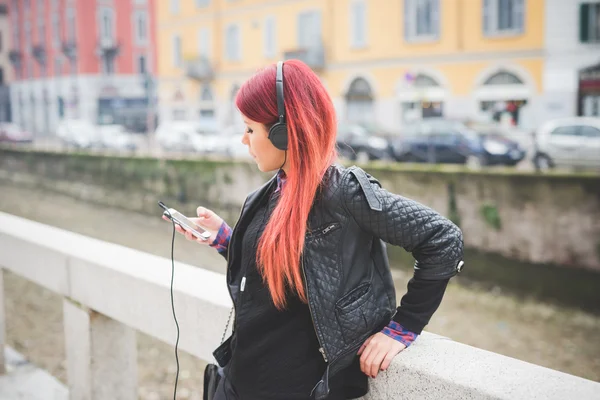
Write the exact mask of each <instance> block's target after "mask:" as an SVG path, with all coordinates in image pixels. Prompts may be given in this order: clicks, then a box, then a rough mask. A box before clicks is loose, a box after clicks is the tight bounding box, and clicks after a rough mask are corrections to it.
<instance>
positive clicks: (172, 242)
mask: <svg viewBox="0 0 600 400" xmlns="http://www.w3.org/2000/svg"><path fill="white" fill-rule="evenodd" d="M167 213H169V211H168V210H167ZM170 216H171V213H169V217H170ZM171 222H172V223H173V236H172V238H171V309H172V310H173V319H174V320H175V326H176V327H177V340H176V341H175V362H176V363H177V371H176V373H175V388H174V389H173V400H177V381H178V380H179V355H178V354H177V347H178V346H179V323H178V322H177V316H176V315H175V301H174V300H173V280H174V278H175V259H174V251H175V222H173V219H172V218H171Z"/></svg>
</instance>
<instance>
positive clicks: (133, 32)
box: [8, 0, 156, 137]
mask: <svg viewBox="0 0 600 400" xmlns="http://www.w3.org/2000/svg"><path fill="white" fill-rule="evenodd" d="M155 1H156V0H9V3H8V7H9V18H10V22H11V28H12V29H11V30H12V38H11V39H12V40H11V50H10V60H11V64H12V67H13V69H14V77H15V81H14V82H13V83H12V85H11V103H12V105H13V121H14V122H16V123H17V124H19V125H21V126H22V127H23V128H25V129H27V130H28V131H30V132H32V133H34V135H36V136H37V137H41V136H51V135H53V134H54V132H55V131H56V129H57V127H58V125H59V124H60V123H61V121H62V120H65V119H69V120H73V119H76V120H87V121H90V122H91V123H93V124H120V125H124V126H126V127H127V128H128V129H130V130H133V131H138V132H144V131H145V130H146V128H147V126H146V124H147V121H148V118H147V115H148V104H149V100H148V99H149V98H153V94H152V92H153V90H152V86H153V85H152V82H153V78H152V76H153V74H154V72H155V71H156V55H155V43H156V40H155V39H156V31H155V19H154V18H155V16H154V9H155V8H154V2H155ZM150 103H152V102H150Z"/></svg>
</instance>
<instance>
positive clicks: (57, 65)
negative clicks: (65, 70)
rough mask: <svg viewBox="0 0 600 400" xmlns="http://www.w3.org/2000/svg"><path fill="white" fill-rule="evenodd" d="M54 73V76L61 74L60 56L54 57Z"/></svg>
mask: <svg viewBox="0 0 600 400" xmlns="http://www.w3.org/2000/svg"><path fill="white" fill-rule="evenodd" d="M54 75H55V76H61V75H62V60H61V59H60V58H55V59H54Z"/></svg>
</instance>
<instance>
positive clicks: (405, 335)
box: [381, 321, 419, 347]
mask: <svg viewBox="0 0 600 400" xmlns="http://www.w3.org/2000/svg"><path fill="white" fill-rule="evenodd" d="M381 333H383V334H384V335H387V336H389V337H391V338H392V339H396V340H397V341H399V342H400V343H402V344H403V345H405V346H406V347H408V346H410V345H411V343H412V342H414V341H415V339H416V338H417V337H419V335H417V334H416V333H414V332H411V331H409V330H407V329H404V328H403V327H402V325H400V324H399V323H397V322H396V321H391V322H390V323H389V324H388V326H386V327H385V328H383V329H382V330H381Z"/></svg>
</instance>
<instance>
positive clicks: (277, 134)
mask: <svg viewBox="0 0 600 400" xmlns="http://www.w3.org/2000/svg"><path fill="white" fill-rule="evenodd" d="M275 90H276V91H277V119H278V121H277V122H275V123H274V124H273V126H271V129H270V130H269V139H270V140H271V143H273V146H275V147H276V148H278V149H279V150H287V147H288V137H287V124H286V122H285V103H284V101H283V61H279V62H278V63H277V77H276V78H275Z"/></svg>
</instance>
